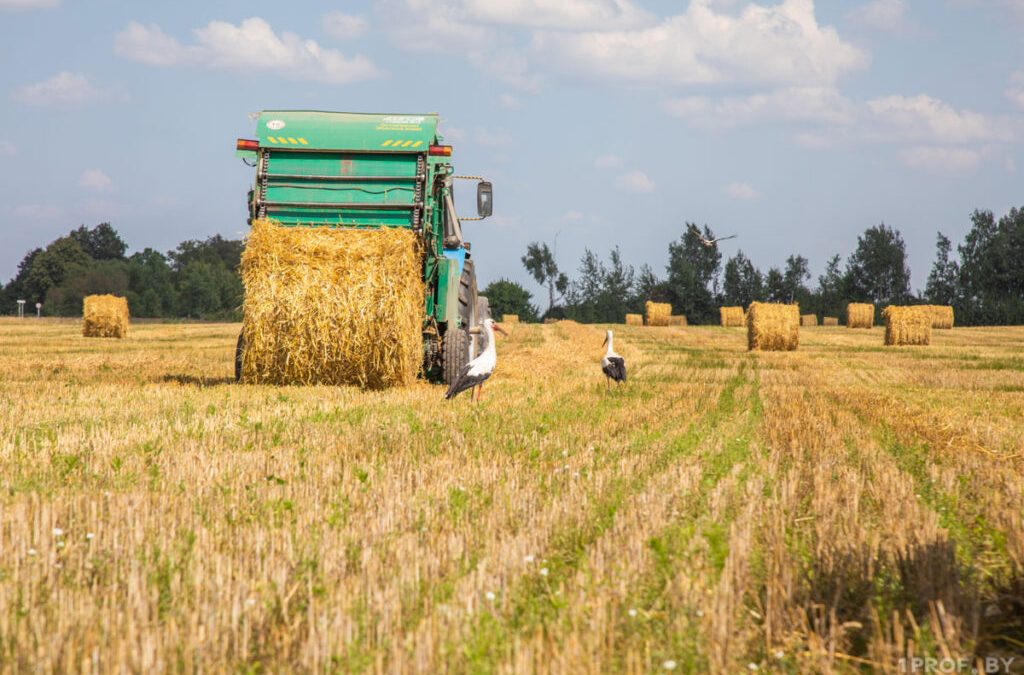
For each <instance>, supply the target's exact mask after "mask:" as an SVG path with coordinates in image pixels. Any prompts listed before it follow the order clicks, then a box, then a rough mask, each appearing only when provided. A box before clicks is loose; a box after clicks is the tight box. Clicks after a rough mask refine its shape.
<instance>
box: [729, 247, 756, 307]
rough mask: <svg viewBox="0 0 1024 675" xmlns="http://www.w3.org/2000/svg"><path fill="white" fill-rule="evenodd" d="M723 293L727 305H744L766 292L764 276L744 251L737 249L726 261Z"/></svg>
mask: <svg viewBox="0 0 1024 675" xmlns="http://www.w3.org/2000/svg"><path fill="white" fill-rule="evenodd" d="M722 294H723V302H724V303H725V304H726V305H730V306H743V307H746V306H747V305H749V304H750V303H751V302H753V301H755V300H760V299H761V297H762V295H763V294H764V278H763V277H762V275H761V272H760V271H758V269H757V268H756V267H754V263H752V262H750V259H749V258H747V256H745V255H744V254H743V251H737V252H736V255H734V256H733V257H731V258H729V260H727V261H726V263H725V270H724V272H723V273H722Z"/></svg>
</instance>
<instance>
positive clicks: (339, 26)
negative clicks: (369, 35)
mask: <svg viewBox="0 0 1024 675" xmlns="http://www.w3.org/2000/svg"><path fill="white" fill-rule="evenodd" d="M320 23H321V25H322V26H323V29H324V32H325V33H327V34H328V35H330V36H331V37H332V38H335V39H337V40H351V39H353V38H357V37H359V36H361V35H364V34H365V33H366V31H367V29H369V27H370V22H369V21H367V20H366V17H363V16H359V15H356V14H345V13H344V12H328V13H327V14H324V16H323V18H322V19H321V20H320Z"/></svg>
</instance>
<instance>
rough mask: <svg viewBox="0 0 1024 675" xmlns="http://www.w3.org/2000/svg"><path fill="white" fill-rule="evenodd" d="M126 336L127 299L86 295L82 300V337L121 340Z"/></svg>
mask: <svg viewBox="0 0 1024 675" xmlns="http://www.w3.org/2000/svg"><path fill="white" fill-rule="evenodd" d="M127 334H128V299H127V298H122V297H120V296H117V295H87V296H85V297H84V298H83V299H82V335H83V336H84V337H103V338H105V337H109V338H123V337H124V336H125V335H127Z"/></svg>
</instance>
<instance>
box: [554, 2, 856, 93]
mask: <svg viewBox="0 0 1024 675" xmlns="http://www.w3.org/2000/svg"><path fill="white" fill-rule="evenodd" d="M534 42H535V45H536V47H537V49H538V51H539V52H541V53H542V54H543V55H544V56H545V58H546V61H545V63H546V64H548V65H549V67H550V68H553V69H554V68H557V69H561V70H562V71H564V72H567V73H569V74H573V75H577V76H583V77H589V78H593V79H610V80H618V81H624V82H641V83H648V84H657V85H666V84H667V85H693V84H709V83H740V84H756V85H799V86H808V85H820V84H830V83H833V82H835V81H836V80H837V79H838V78H839V77H840V76H842V75H844V74H845V73H847V72H849V71H851V70H854V69H857V68H860V67H863V66H864V65H866V63H867V61H868V57H867V55H866V54H865V53H863V52H862V51H861V50H859V49H858V48H856V47H854V46H853V45H851V44H849V43H847V42H844V41H843V40H842V39H841V38H840V37H839V34H838V33H837V32H836V30H835V29H834V28H832V27H829V26H821V25H819V24H818V21H817V18H816V17H815V14H814V1H813V0H784V2H782V3H780V4H777V5H771V6H763V5H759V4H755V3H748V4H746V5H744V6H743V8H742V9H741V10H740V11H739V13H729V12H724V11H722V12H720V11H716V8H715V6H714V4H713V3H712V2H711V1H710V0H692V1H691V2H690V5H689V7H688V8H687V9H686V11H685V12H683V13H682V14H678V15H675V16H672V17H669V18H667V19H664V20H663V21H661V22H660V23H658V24H657V25H654V26H651V27H647V28H641V29H636V30H600V31H589V32H577V33H569V32H561V31H560V32H546V33H538V35H537V36H536V37H535V40H534Z"/></svg>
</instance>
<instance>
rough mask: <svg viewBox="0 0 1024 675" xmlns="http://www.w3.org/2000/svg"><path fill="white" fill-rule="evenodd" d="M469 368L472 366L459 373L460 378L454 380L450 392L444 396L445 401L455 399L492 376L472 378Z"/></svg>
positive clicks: (467, 365) (486, 374) (449, 388)
mask: <svg viewBox="0 0 1024 675" xmlns="http://www.w3.org/2000/svg"><path fill="white" fill-rule="evenodd" d="M469 368H470V364H468V363H467V364H466V365H465V366H463V367H462V370H461V371H459V375H458V377H456V378H455V379H454V380H452V383H451V384H450V385H449V386H448V392H447V393H446V394H445V395H444V398H445V400H449V399H453V398H455V397H456V396H458V395H459V394H461V393H462V392H464V391H466V390H467V389H472V388H473V387H475V386H476V385H478V384H480V383H481V382H483V381H484V380H486V379H487V378H488V377H490V376H491V374H490V373H485V374H483V375H472V376H471V375H470V374H469Z"/></svg>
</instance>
